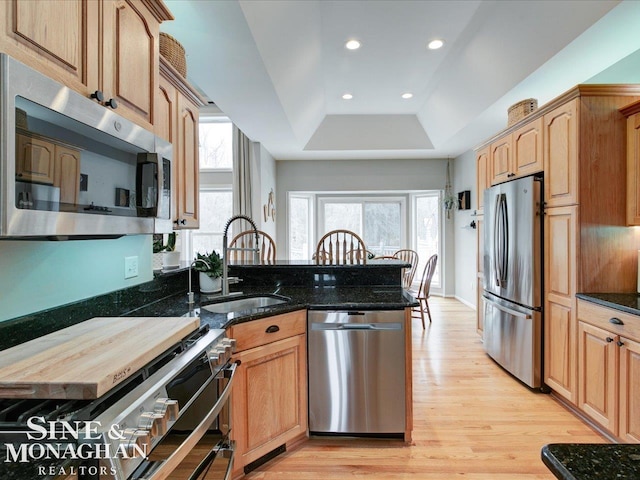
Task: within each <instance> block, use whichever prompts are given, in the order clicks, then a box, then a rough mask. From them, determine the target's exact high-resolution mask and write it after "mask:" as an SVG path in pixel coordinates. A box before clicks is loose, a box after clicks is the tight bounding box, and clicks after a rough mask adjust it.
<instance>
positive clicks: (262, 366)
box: [228, 310, 307, 478]
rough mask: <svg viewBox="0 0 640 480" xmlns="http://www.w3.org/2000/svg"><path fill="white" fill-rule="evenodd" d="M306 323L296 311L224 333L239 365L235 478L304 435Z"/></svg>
mask: <svg viewBox="0 0 640 480" xmlns="http://www.w3.org/2000/svg"><path fill="white" fill-rule="evenodd" d="M306 319H307V315H306V311H305V310H300V311H297V312H291V313H285V314H282V315H276V316H274V317H268V318H264V319H261V320H255V321H252V322H247V323H242V324H238V325H234V326H233V327H231V328H230V330H229V332H228V335H229V336H230V337H232V338H235V339H236V342H237V343H236V348H237V350H238V352H237V353H235V354H234V356H233V359H234V360H235V361H240V364H239V365H238V367H237V371H236V381H235V384H234V386H233V391H232V394H231V395H232V400H231V401H232V405H233V408H232V410H231V414H232V419H231V422H232V423H231V424H232V425H233V428H232V430H231V436H232V439H233V440H235V442H236V451H235V460H234V473H233V475H232V476H233V478H235V477H236V476H237V475H239V474H241V473H242V469H243V467H244V466H245V465H247V464H249V463H251V462H253V461H255V460H257V459H258V458H260V457H262V456H263V455H265V454H266V453H268V452H270V451H272V450H273V449H274V448H277V447H279V446H281V445H285V444H287V442H289V441H295V440H296V439H300V438H304V437H305V436H306V432H307V359H306V357H307V353H306V343H307V342H306V335H305V332H306ZM273 326H276V327H278V328H277V329H276V328H273ZM269 327H272V328H269ZM269 332H272V333H269Z"/></svg>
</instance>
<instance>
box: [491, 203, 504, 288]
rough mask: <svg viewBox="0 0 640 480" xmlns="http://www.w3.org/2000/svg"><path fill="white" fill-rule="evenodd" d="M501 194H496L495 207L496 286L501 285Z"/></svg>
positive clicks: (494, 258) (494, 260)
mask: <svg viewBox="0 0 640 480" xmlns="http://www.w3.org/2000/svg"><path fill="white" fill-rule="evenodd" d="M500 203H501V201H500V195H497V196H496V202H495V205H494V207H493V255H492V257H493V264H494V268H495V270H496V286H497V287H499V286H500V279H501V278H502V276H501V275H500V254H499V252H500V240H499V223H500V222H499V217H500Z"/></svg>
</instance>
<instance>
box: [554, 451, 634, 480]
mask: <svg viewBox="0 0 640 480" xmlns="http://www.w3.org/2000/svg"><path fill="white" fill-rule="evenodd" d="M541 456H542V461H543V462H544V464H545V465H546V466H547V467H548V468H549V470H551V472H553V474H554V475H555V476H556V478H559V479H561V480H614V479H615V480H637V479H640V445H636V444H610V443H608V444H593V443H584V444H581V443H556V444H553V443H552V444H549V445H545V446H544V447H543V448H542V454H541Z"/></svg>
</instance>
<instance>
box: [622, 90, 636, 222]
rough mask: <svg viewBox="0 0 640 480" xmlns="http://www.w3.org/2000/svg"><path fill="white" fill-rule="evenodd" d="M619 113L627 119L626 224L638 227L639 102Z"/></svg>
mask: <svg viewBox="0 0 640 480" xmlns="http://www.w3.org/2000/svg"><path fill="white" fill-rule="evenodd" d="M620 111H621V112H622V114H623V115H625V116H626V117H627V224H629V225H640V102H635V103H632V104H631V105H628V106H626V107H625V108H623V109H621V110H620Z"/></svg>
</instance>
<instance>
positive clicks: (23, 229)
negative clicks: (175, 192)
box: [0, 54, 172, 240]
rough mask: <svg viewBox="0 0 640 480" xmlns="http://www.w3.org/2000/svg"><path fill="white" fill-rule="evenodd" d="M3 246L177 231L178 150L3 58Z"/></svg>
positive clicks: (0, 214) (0, 134)
mask: <svg viewBox="0 0 640 480" xmlns="http://www.w3.org/2000/svg"><path fill="white" fill-rule="evenodd" d="M0 89H1V93H0V115H1V116H0V149H1V151H0V155H1V158H0V238H26V239H28V238H43V237H44V238H49V239H63V240H64V239H80V238H113V237H118V236H122V235H131V234H146V233H165V232H169V231H171V227H172V222H171V184H172V179H171V160H172V146H171V144H170V143H168V142H166V141H165V140H163V139H161V138H158V137H157V136H155V135H154V134H153V133H152V132H149V131H147V130H145V129H144V128H142V127H140V126H138V125H136V124H134V123H133V122H131V121H129V120H127V119H125V118H123V117H122V116H120V115H118V114H117V113H116V112H114V111H113V110H112V109H110V108H107V107H106V106H104V105H102V104H100V103H99V102H98V101H97V100H92V99H90V98H87V97H84V96H82V95H80V94H79V93H77V92H75V91H73V90H71V89H70V88H68V87H66V86H64V85H61V84H60V83H58V82H56V81H54V80H52V79H51V78H49V77H47V76H46V75H43V74H42V73H40V72H37V71H35V70H33V69H31V68H29V67H27V66H26V65H24V64H22V63H20V62H18V61H16V60H15V59H13V58H11V57H10V56H8V55H6V54H0Z"/></svg>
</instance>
